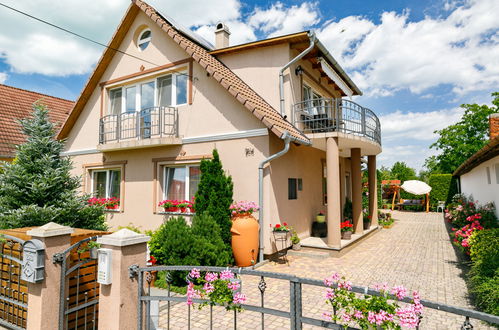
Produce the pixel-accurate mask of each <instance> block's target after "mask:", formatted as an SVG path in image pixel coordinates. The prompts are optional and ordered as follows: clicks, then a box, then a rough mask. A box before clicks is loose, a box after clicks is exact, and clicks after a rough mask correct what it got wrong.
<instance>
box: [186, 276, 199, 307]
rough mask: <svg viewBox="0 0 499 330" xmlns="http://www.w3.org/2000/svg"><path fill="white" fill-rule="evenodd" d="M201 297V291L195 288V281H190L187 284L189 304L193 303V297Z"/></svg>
mask: <svg viewBox="0 0 499 330" xmlns="http://www.w3.org/2000/svg"><path fill="white" fill-rule="evenodd" d="M198 298H201V293H200V292H199V291H198V290H196V289H194V283H192V282H189V284H188V285H187V305H192V304H193V302H192V299H198Z"/></svg>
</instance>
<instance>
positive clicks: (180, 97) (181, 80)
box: [176, 74, 187, 104]
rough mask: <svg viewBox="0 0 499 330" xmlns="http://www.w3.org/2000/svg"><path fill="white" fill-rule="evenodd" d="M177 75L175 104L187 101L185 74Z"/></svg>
mask: <svg viewBox="0 0 499 330" xmlns="http://www.w3.org/2000/svg"><path fill="white" fill-rule="evenodd" d="M176 77H177V85H176V87H177V104H185V103H187V76H186V75H183V74H182V75H178V76H176Z"/></svg>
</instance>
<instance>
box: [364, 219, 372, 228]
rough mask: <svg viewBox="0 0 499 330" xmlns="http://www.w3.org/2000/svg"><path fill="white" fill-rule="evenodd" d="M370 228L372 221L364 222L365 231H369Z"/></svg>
mask: <svg viewBox="0 0 499 330" xmlns="http://www.w3.org/2000/svg"><path fill="white" fill-rule="evenodd" d="M369 228H371V221H369V222H364V229H365V230H367V229H369Z"/></svg>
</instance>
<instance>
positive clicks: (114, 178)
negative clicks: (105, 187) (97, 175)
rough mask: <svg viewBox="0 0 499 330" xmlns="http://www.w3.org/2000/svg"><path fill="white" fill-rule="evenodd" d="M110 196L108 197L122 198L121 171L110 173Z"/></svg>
mask: <svg viewBox="0 0 499 330" xmlns="http://www.w3.org/2000/svg"><path fill="white" fill-rule="evenodd" d="M109 181H110V183H109V195H108V196H107V197H116V198H120V183H121V171H120V170H111V171H109Z"/></svg>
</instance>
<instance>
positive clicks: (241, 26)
mask: <svg viewBox="0 0 499 330" xmlns="http://www.w3.org/2000/svg"><path fill="white" fill-rule="evenodd" d="M224 23H225V24H227V26H228V27H229V30H230V33H231V34H230V45H231V46H232V45H238V44H242V43H246V42H250V41H254V40H256V35H255V31H254V30H253V29H252V28H251V27H250V26H249V25H247V24H245V23H243V22H241V21H237V20H233V21H225V22H224ZM215 26H216V24H214V25H202V26H200V27H199V28H198V29H197V30H196V33H197V34H199V35H200V36H202V37H203V38H205V39H206V40H208V41H209V42H211V43H212V44H213V45H214V44H215Z"/></svg>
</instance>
